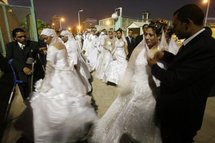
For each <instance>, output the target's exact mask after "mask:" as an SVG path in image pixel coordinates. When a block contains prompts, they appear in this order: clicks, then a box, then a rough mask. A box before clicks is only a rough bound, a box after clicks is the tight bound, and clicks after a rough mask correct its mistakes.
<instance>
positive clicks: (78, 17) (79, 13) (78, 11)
mask: <svg viewBox="0 0 215 143" xmlns="http://www.w3.org/2000/svg"><path fill="white" fill-rule="evenodd" d="M78 27H80V10H79V11H78Z"/></svg>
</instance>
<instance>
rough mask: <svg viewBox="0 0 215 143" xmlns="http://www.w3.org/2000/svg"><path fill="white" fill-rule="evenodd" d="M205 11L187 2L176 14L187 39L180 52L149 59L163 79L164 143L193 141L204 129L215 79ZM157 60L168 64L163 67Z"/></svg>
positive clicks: (177, 26)
mask: <svg viewBox="0 0 215 143" xmlns="http://www.w3.org/2000/svg"><path fill="white" fill-rule="evenodd" d="M203 21H204V12H203V11H202V10H201V8H200V7H198V6H197V5H195V4H187V5H184V6H183V7H181V8H179V9H178V10H176V11H175V12H174V14H173V26H174V32H175V34H176V36H177V37H178V38H179V39H185V40H184V42H183V45H182V47H181V48H180V50H179V52H178V53H177V54H176V55H173V54H171V53H169V52H166V51H165V52H159V53H157V56H156V57H155V58H151V59H148V63H149V65H150V66H151V72H152V74H153V75H154V76H155V77H156V78H157V79H159V80H160V81H161V85H160V92H159V93H160V94H158V96H157V119H158V120H159V121H160V128H161V135H162V141H163V143H193V138H194V136H195V135H196V134H197V131H198V130H199V129H200V128H201V125H202V120H203V115H204V110H205V106H206V102H207V97H208V95H209V93H210V90H211V88H212V85H213V84H214V81H215V74H214V73H215V49H214V46H215V40H214V38H212V37H211V35H210V34H209V33H208V31H207V30H205V28H203ZM157 61H162V62H165V63H166V69H163V68H160V67H159V66H158V65H157Z"/></svg>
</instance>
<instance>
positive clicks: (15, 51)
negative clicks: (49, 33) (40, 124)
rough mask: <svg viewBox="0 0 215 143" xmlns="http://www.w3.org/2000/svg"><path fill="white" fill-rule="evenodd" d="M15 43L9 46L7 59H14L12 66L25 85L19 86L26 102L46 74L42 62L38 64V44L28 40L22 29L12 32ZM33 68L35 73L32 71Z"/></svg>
mask: <svg viewBox="0 0 215 143" xmlns="http://www.w3.org/2000/svg"><path fill="white" fill-rule="evenodd" d="M12 36H13V39H14V41H13V42H10V43H9V44H7V49H6V52H7V53H6V58H7V59H8V60H9V59H13V61H12V65H13V67H14V69H15V72H16V74H17V78H18V79H19V80H21V81H23V83H21V84H19V88H20V92H21V94H22V97H23V99H24V100H26V99H27V98H28V97H29V94H30V91H31V89H32V83H31V80H32V76H33V83H35V81H36V80H38V79H39V78H43V76H44V72H43V70H41V69H42V66H41V64H40V62H38V57H37V56H38V50H39V48H38V43H37V42H34V41H30V40H27V37H26V32H25V31H24V30H23V29H21V28H15V29H14V30H13V31H12ZM32 68H33V69H34V71H32Z"/></svg>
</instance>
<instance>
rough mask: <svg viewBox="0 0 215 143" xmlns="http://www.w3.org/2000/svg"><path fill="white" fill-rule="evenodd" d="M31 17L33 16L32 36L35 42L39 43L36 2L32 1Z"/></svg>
mask: <svg viewBox="0 0 215 143" xmlns="http://www.w3.org/2000/svg"><path fill="white" fill-rule="evenodd" d="M31 16H32V25H31V26H32V28H31V30H32V33H31V34H32V36H33V38H34V40H35V41H38V32H37V21H36V16H35V9H34V0H31Z"/></svg>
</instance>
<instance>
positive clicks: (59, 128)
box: [31, 28, 97, 143]
mask: <svg viewBox="0 0 215 143" xmlns="http://www.w3.org/2000/svg"><path fill="white" fill-rule="evenodd" d="M41 37H42V39H43V40H44V42H46V43H47V45H48V51H47V63H46V74H45V78H44V79H43V80H39V81H38V82H37V83H36V89H35V92H34V94H33V96H32V99H31V107H32V109H33V125H34V142H35V143H67V142H71V143H76V142H78V141H82V140H84V139H85V138H86V136H87V135H88V133H89V131H90V129H91V127H92V125H93V123H94V122H95V121H96V120H97V116H96V112H95V111H94V109H93V107H92V106H91V97H90V96H88V95H87V90H86V88H85V86H84V85H83V83H82V82H81V80H80V78H79V75H78V73H77V71H76V70H75V69H74V66H73V65H71V64H69V61H68V55H67V51H66V47H65V45H64V43H63V42H62V40H61V39H60V38H59V37H58V36H57V34H56V33H55V31H54V30H53V29H49V28H46V29H43V31H42V32H41Z"/></svg>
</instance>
